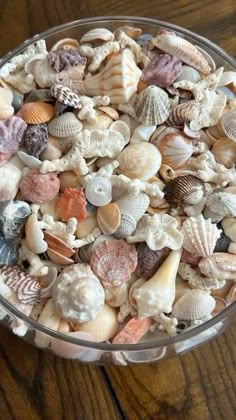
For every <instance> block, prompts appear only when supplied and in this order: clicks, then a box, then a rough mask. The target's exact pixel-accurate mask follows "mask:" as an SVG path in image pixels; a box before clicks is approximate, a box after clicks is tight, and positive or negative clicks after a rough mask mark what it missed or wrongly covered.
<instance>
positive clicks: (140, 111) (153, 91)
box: [135, 85, 170, 125]
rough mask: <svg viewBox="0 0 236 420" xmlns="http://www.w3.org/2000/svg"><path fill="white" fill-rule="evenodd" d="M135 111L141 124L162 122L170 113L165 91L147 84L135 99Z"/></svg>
mask: <svg viewBox="0 0 236 420" xmlns="http://www.w3.org/2000/svg"><path fill="white" fill-rule="evenodd" d="M135 113H136V116H137V118H138V120H139V121H140V122H141V123H143V124H151V125H160V124H162V123H163V122H164V121H166V120H167V118H168V117H169V114H170V100H169V97H168V95H167V93H166V92H165V91H164V90H163V89H161V88H159V87H157V86H154V85H151V86H148V87H147V88H146V89H144V90H142V92H141V93H140V94H139V95H138V97H137V99H136V102H135Z"/></svg>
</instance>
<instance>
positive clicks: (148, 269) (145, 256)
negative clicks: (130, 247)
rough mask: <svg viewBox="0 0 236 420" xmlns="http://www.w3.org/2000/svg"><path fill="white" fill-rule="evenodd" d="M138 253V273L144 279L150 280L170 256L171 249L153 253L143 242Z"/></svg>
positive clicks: (138, 248)
mask: <svg viewBox="0 0 236 420" xmlns="http://www.w3.org/2000/svg"><path fill="white" fill-rule="evenodd" d="M137 253H138V265H137V268H136V273H137V275H138V276H139V277H142V278H143V279H150V278H151V277H152V276H153V275H154V274H155V273H156V271H157V270H158V268H159V267H160V266H161V264H162V263H163V262H164V261H165V259H166V258H167V256H168V255H169V253H170V249H169V248H166V247H165V248H162V249H160V250H158V251H153V250H152V249H150V248H149V246H148V245H147V244H146V243H144V242H143V243H141V244H139V245H138V247H137Z"/></svg>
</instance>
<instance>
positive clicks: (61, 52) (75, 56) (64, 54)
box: [47, 47, 86, 73]
mask: <svg viewBox="0 0 236 420" xmlns="http://www.w3.org/2000/svg"><path fill="white" fill-rule="evenodd" d="M47 59H48V61H49V63H50V66H51V67H52V68H53V69H54V70H55V71H56V72H57V73H62V72H65V71H67V70H70V68H71V67H77V66H79V65H83V66H85V64H86V59H85V58H84V57H81V55H80V53H79V50H78V49H77V48H70V47H69V48H66V49H65V48H58V49H56V50H55V51H50V53H49V54H48V55H47Z"/></svg>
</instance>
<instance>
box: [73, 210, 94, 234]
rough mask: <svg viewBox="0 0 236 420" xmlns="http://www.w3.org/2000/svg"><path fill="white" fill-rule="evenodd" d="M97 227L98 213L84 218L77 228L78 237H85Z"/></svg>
mask: <svg viewBox="0 0 236 420" xmlns="http://www.w3.org/2000/svg"><path fill="white" fill-rule="evenodd" d="M96 227H98V223H97V217H96V215H93V216H89V217H86V219H84V220H82V221H81V222H79V223H78V224H77V228H76V231H75V235H76V238H79V239H82V238H84V237H85V236H87V235H88V234H89V233H92V231H93V230H94V229H95V228H96Z"/></svg>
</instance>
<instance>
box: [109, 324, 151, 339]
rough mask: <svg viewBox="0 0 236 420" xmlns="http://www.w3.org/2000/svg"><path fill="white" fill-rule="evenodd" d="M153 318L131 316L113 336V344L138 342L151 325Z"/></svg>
mask: <svg viewBox="0 0 236 420" xmlns="http://www.w3.org/2000/svg"><path fill="white" fill-rule="evenodd" d="M151 323H152V320H151V318H143V319H139V318H131V319H130V320H129V321H128V322H127V324H126V325H125V326H124V327H123V328H122V330H121V331H120V332H119V333H118V334H117V335H116V336H115V337H114V338H113V340H112V344H136V343H138V342H139V340H140V339H141V338H142V337H143V336H144V335H145V334H146V333H147V332H148V330H149V328H150V327H151Z"/></svg>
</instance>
